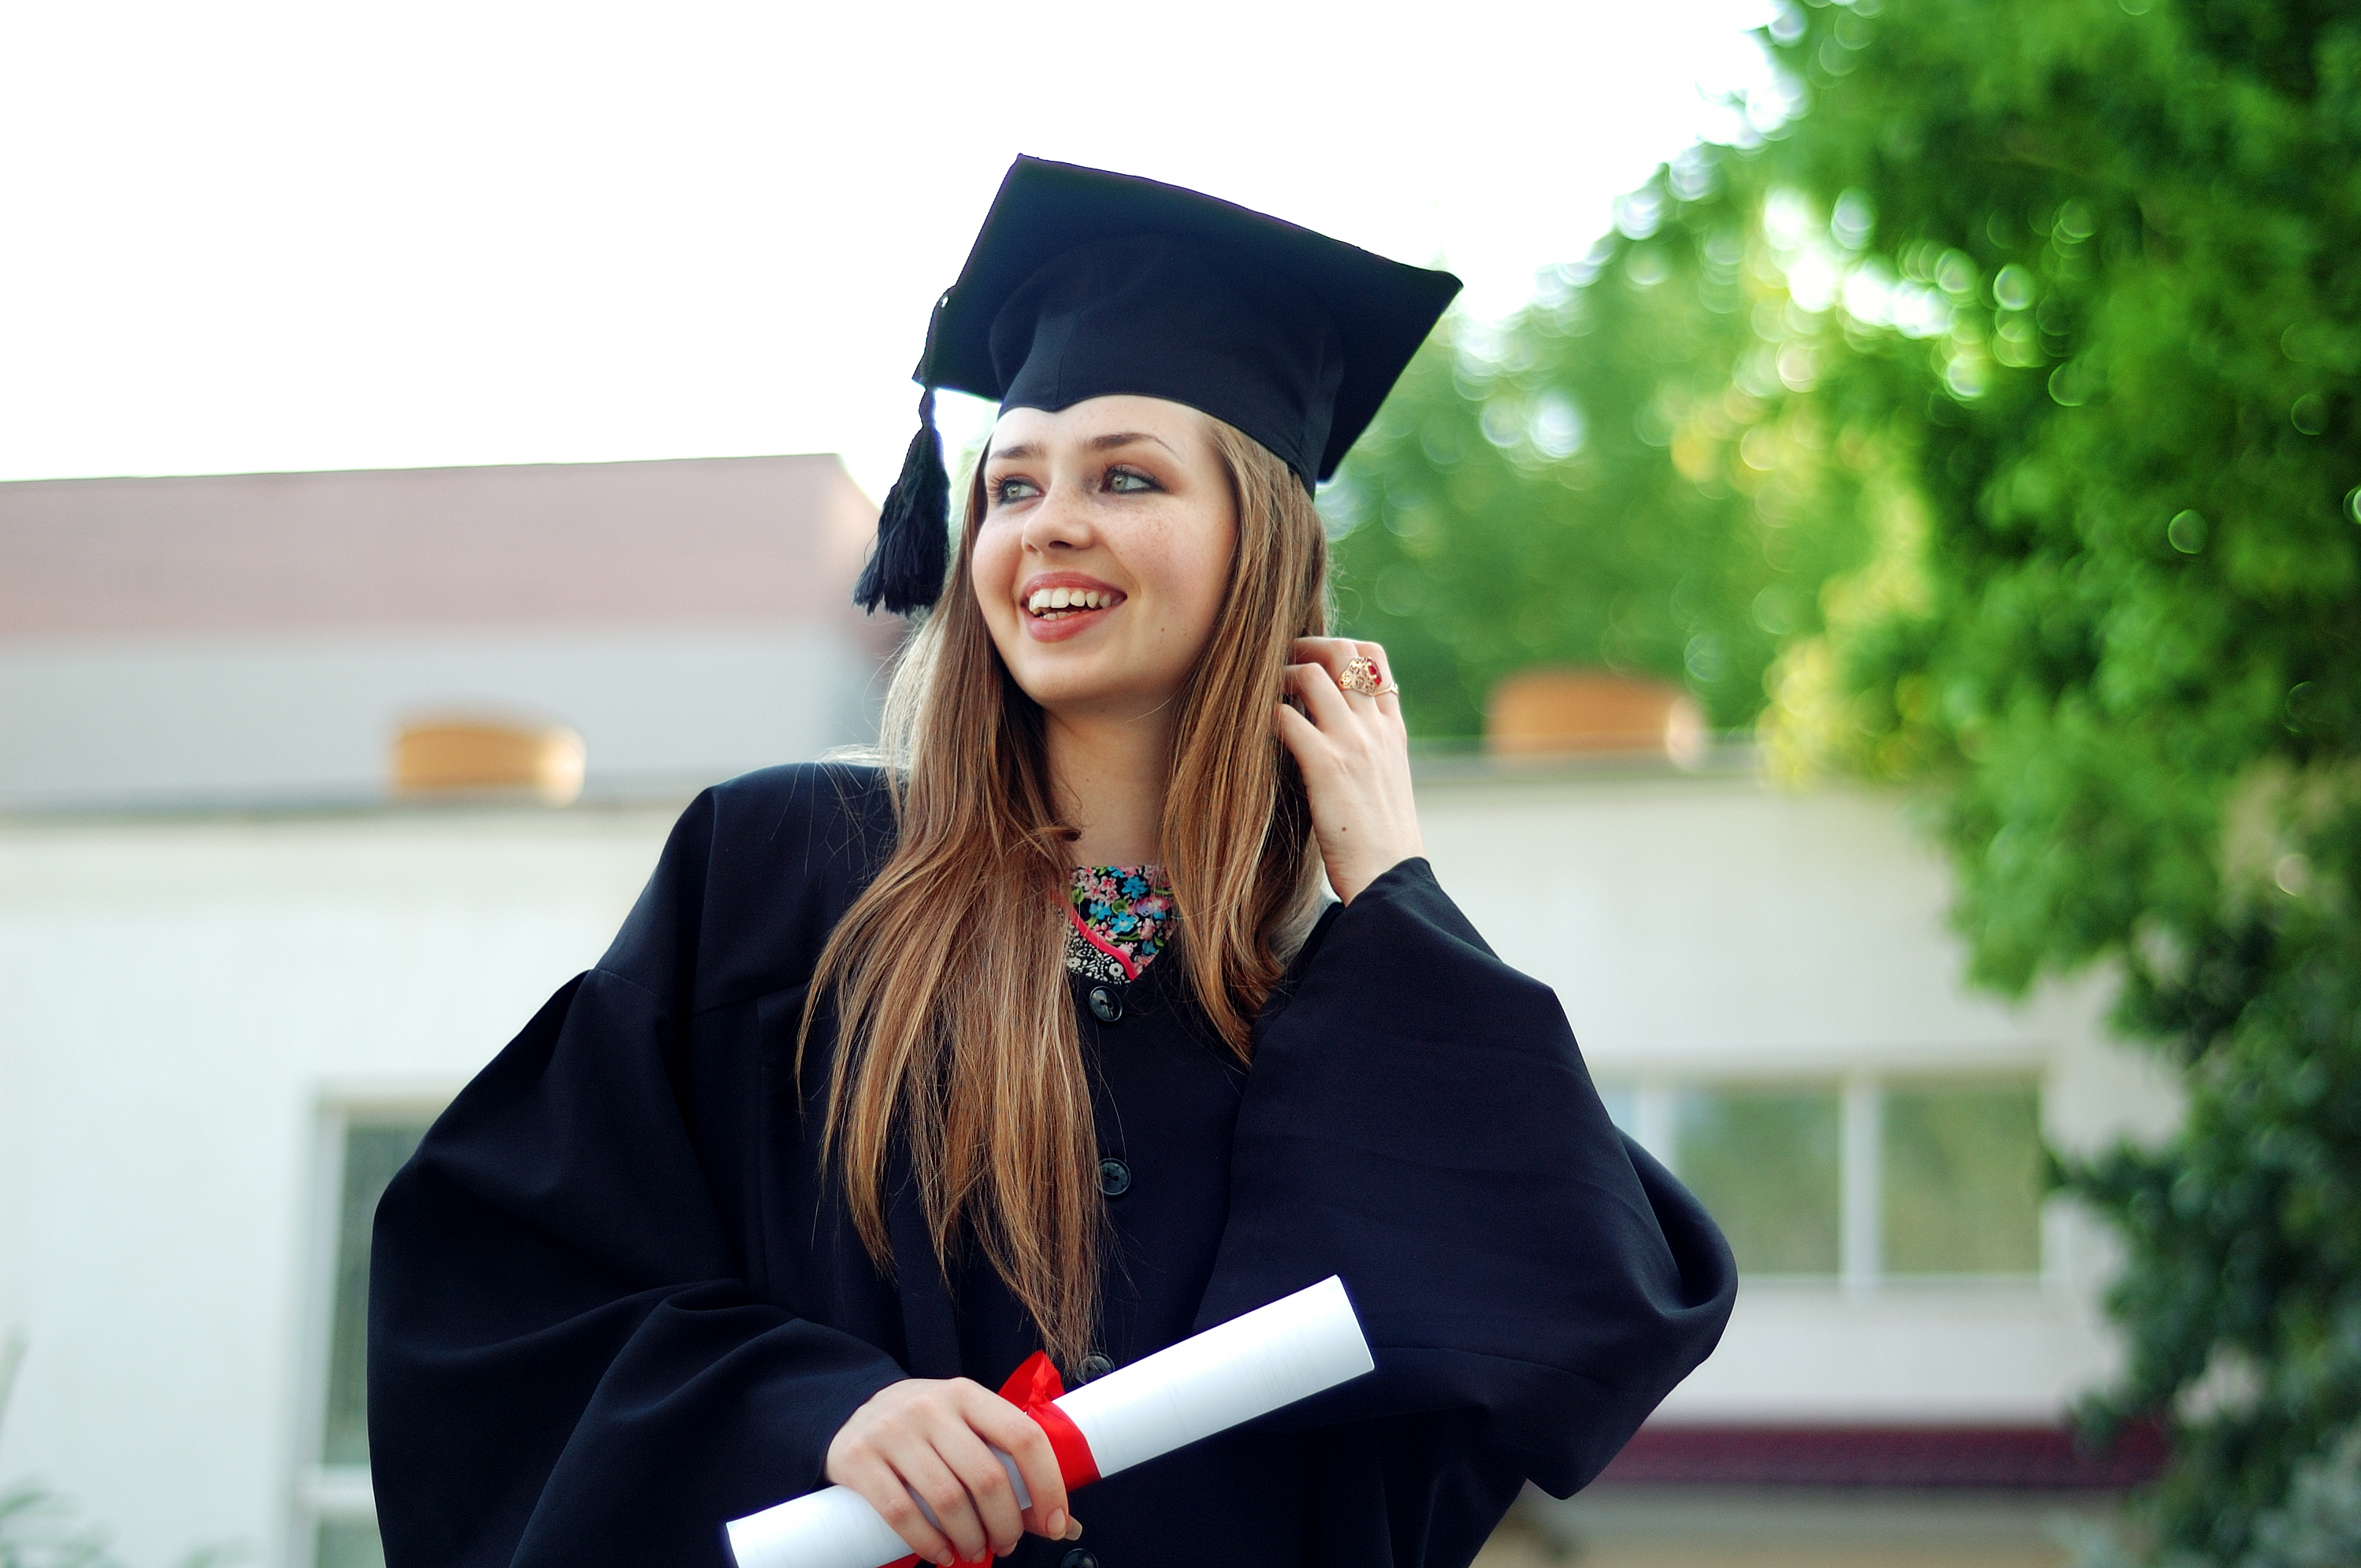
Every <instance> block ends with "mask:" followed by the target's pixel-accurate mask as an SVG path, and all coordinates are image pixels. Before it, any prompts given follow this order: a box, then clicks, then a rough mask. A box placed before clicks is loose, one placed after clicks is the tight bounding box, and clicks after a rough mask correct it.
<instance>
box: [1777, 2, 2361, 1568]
mask: <svg viewBox="0 0 2361 1568" xmlns="http://www.w3.org/2000/svg"><path fill="white" fill-rule="evenodd" d="M1874 3H1875V0H1856V4H1855V5H1852V6H1850V7H1844V6H1822V7H1817V8H1806V9H1799V10H1796V11H1795V12H1791V13H1789V14H1787V15H1786V16H1783V17H1782V19H1781V22H1780V25H1779V27H1777V28H1775V29H1774V32H1775V33H1776V34H1777V35H1779V36H1780V38H1781V40H1782V41H1781V43H1780V45H1779V53H1780V56H1781V57H1782V59H1783V60H1784V61H1785V62H1786V63H1787V64H1788V66H1789V68H1790V69H1791V70H1793V71H1795V73H1796V75H1797V76H1798V77H1799V78H1800V79H1801V81H1802V82H1803V84H1804V88H1805V92H1806V95H1807V96H1808V99H1809V103H1810V108H1809V110H1808V112H1807V113H1806V114H1805V115H1803V116H1801V118H1799V119H1798V120H1797V121H1796V122H1795V124H1794V125H1793V126H1791V127H1789V130H1788V132H1787V134H1786V135H1784V137H1779V138H1777V139H1774V140H1773V141H1772V142H1771V143H1770V144H1769V145H1768V146H1767V147H1766V148H1764V149H1763V153H1762V155H1761V156H1760V157H1759V159H1757V160H1756V164H1757V167H1758V169H1759V170H1760V173H1759V177H1760V178H1762V179H1763V180H1765V181H1770V182H1773V183H1776V184H1778V185H1780V186H1782V187H1784V188H1787V189H1793V190H1795V191H1797V192H1801V193H1802V194H1804V195H1805V196H1806V198H1807V199H1809V200H1811V201H1813V202H1814V203H1816V205H1817V207H1818V210H1820V211H1823V212H1826V213H1828V214H1829V215H1830V219H1831V228H1830V244H1831V247H1832V251H1833V252H1834V253H1835V255H1836V269H1837V271H1838V274H1839V283H1838V284H1837V288H1838V290H1839V292H1840V295H1841V298H1842V300H1843V302H1844V303H1845V305H1846V307H1847V309H1846V311H1845V314H1846V315H1847V317H1848V319H1849V320H1850V322H1851V323H1853V324H1852V325H1851V326H1850V328H1849V330H1848V340H1849V342H1850V347H1851V355H1850V361H1851V362H1850V365H1849V366H1847V367H1843V368H1842V369H1840V370H1839V371H1838V372H1837V373H1835V374H1833V375H1831V376H1830V377H1829V378H1828V381H1827V387H1826V389H1825V392H1826V395H1828V396H1830V397H1832V398H1835V399H1837V400H1840V401H1842V402H1843V403H1844V404H1845V405H1846V407H1847V409H1849V411H1839V412H1833V413H1832V414H1831V415H1830V417H1831V418H1832V419H1836V420H1839V421H1845V420H1873V419H1879V418H1882V419H1883V429H1882V431H1881V433H1879V434H1878V436H1877V437H1876V439H1877V440H1878V441H1879V442H1880V443H1881V444H1883V445H1885V446H1886V447H1887V448H1889V449H1890V450H1893V451H1894V452H1896V453H1899V454H1905V455H1906V457H1907V463H1908V466H1909V468H1910V469H1911V471H1912V473H1913V476H1914V481H1915V483H1914V487H1913V488H1914V489H1915V491H1916V506H1917V508H1918V509H1919V511H1920V514H1921V515H1919V516H1918V517H1916V519H1915V520H1912V521H1909V522H1908V524H1907V525H1906V526H1893V527H1889V528H1887V529H1885V530H1884V531H1883V532H1882V533H1881V535H1880V539H1881V551H1882V554H1881V559H1880V560H1879V562H1878V563H1877V564H1876V565H1873V566H1872V567H1871V568H1869V569H1867V570H1865V571H1864V572H1862V573H1861V574H1859V575H1858V577H1857V580H1856V581H1855V582H1853V583H1849V584H1842V585H1835V586H1832V587H1831V589H1830V591H1829V593H1828V596H1827V612H1828V628H1827V630H1826V631H1825V632H1824V633H1823V634H1821V635H1820V636H1819V637H1817V638H1813V639H1808V640H1806V641H1800V642H1798V643H1797V644H1795V645H1794V646H1792V647H1790V648H1789V649H1787V650H1786V651H1784V652H1783V655H1782V660H1781V664H1780V667H1779V669H1778V670H1777V671H1776V672H1775V673H1774V685H1775V686H1776V688H1777V693H1778V697H1779V702H1778V705H1777V707H1776V710H1775V712H1774V715H1773V722H1772V726H1771V728H1772V729H1773V731H1774V733H1775V736H1776V739H1777V740H1778V742H1779V744H1780V746H1781V748H1782V750H1783V751H1784V754H1785V756H1786V757H1787V759H1788V760H1789V761H1790V762H1793V763H1796V764H1798V765H1812V764H1817V765H1821V766H1828V765H1835V766H1840V767H1845V768H1848V769H1850V770H1852V771H1855V772H1858V773H1865V774H1867V775H1869V776H1871V777H1874V778H1883V779H1891V780H1897V781H1907V782H1912V783H1915V784H1919V785H1920V786H1922V787H1927V788H1929V789H1930V792H1931V794H1932V795H1933V798H1934V799H1935V800H1936V801H1937V802H1938V805H1939V814H1940V815H1939V820H1940V824H1941V829H1942V832H1943V835H1944V837H1945V839H1946V840H1947V841H1948V843H1949V849H1950V851H1951V857H1952V861H1953V863H1954V865H1955V867H1956V868H1957V871H1958V873H1959V880H1960V889H1961V894H1960V907H1959V912H1958V913H1959V918H1960V926H1961V928H1962V929H1963V930H1964V931H1965V932H1966V934H1967V935H1968V937H1969V938H1970V941H1971V948H1972V952H1973V960H1974V965H1975V970H1976V972H1977V974H1978V975H1979V977H1980V978H1982V979H1983V980H1984V981H1988V982H1991V983H1994V984H1997V985H1999V986H2001V987H2003V988H2004V989H2012V990H2015V989H2022V988H2023V987H2025V986H2026V985H2028V984H2030V983H2031V982H2032V981H2035V980H2036V979H2037V978H2038V977H2040V976H2042V975H2043V974H2046V973H2055V972H2061V971H2065V970H2071V969H2073V968H2075V967H2077V966H2078V965H2081V964H2083V963H2086V962H2088V961H2090V960H2092V959H2101V958H2104V959H2110V960H2112V961H2114V962H2115V963H2117V964H2119V965H2120V966H2121V968H2122V970H2124V972H2125V974H2126V976H2127V980H2128V983H2127V985H2126V987H2125V994H2124V1001H2123V1005H2122V1008H2121V1011H2120V1014H2119V1021H2120V1022H2121V1023H2122V1024H2123V1025H2125V1027H2126V1028H2127V1029H2128V1030H2129V1031H2130V1032H2132V1033H2135V1034H2136V1035H2140V1036H2147V1037H2148V1038H2151V1039H2154V1040H2157V1041H2158V1042H2160V1043H2161V1045H2162V1047H2164V1048H2165V1049H2166V1050H2167V1051H2168V1052H2169V1054H2170V1056H2171V1058H2172V1059H2173V1060H2175V1061H2176V1062H2177V1063H2178V1064H2179V1065H2180V1067H2181V1068H2182V1069H2184V1074H2185V1081H2186V1083H2187V1087H2188V1091H2189V1104H2190V1111H2189V1118H2188V1122H2187V1124H2186V1126H2185V1128H2184V1130H2183V1131H2182V1132H2181V1134H2180V1135H2179V1136H2178V1137H2177V1138H2175V1139H2174V1140H2173V1141H2172V1142H2170V1143H2169V1144H2168V1145H2167V1146H2163V1147H2161V1148H2156V1149H2140V1148H2135V1147H2129V1146H2126V1147H2123V1148H2120V1149H2117V1150H2116V1151H2114V1153H2112V1154H2109V1155H2107V1156H2105V1157H2102V1158H2099V1159H2097V1160H2094V1161H2091V1162H2087V1163H2081V1162H2070V1163H2069V1164H2068V1165H2067V1166H2066V1168H2065V1169H2064V1172H2063V1177H2064V1179H2065V1182H2066V1185H2067V1186H2068V1187H2069V1189H2070V1190H2072V1191H2074V1192H2075V1193H2076V1194H2077V1195H2078V1196H2080V1197H2081V1199H2082V1200H2083V1201H2086V1202H2087V1203H2089V1204H2091V1205H2092V1206H2093V1207H2094V1208H2096V1209H2097V1210H2098V1211H2099V1212H2101V1213H2102V1214H2103V1215H2105V1216H2106V1217H2108V1218H2109V1219H2110V1220H2112V1221H2113V1222H2114V1223H2115V1224H2116V1225H2117V1226H2118V1227H2119V1229H2120V1230H2121V1232H2122V1234H2124V1236H2125V1240H2126V1241H2127V1243H2128V1244H2129V1245H2128V1261H2127V1263H2126V1266H2125V1270H2124V1272H2123V1274H2122V1275H2121V1277H2120V1278H2119V1280H2118V1282H2117V1284H2116V1285H2115V1287H2114V1290H2113V1292H2112V1296H2111V1305H2112V1307H2113V1310H2114V1312H2115V1315H2116V1317H2117V1319H2118V1321H2120V1322H2121V1323H2122V1325H2123V1326H2124V1328H2125V1330H2126V1332H2127V1336H2128V1340H2129V1348H2130V1353H2131V1354H2130V1358H2129V1365H2128V1367H2127V1370H2126V1372H2125V1376H2123V1377H2122V1378H2121V1379H2120V1381H2119V1382H2118V1384H2117V1385H2116V1387H2114V1388H2113V1389H2112V1390H2110V1391H2109V1392H2107V1393H2106V1394H2105V1395H2104V1396H2103V1397H2101V1398H2096V1399H2094V1400H2093V1401H2092V1403H2091V1405H2090V1407H2089V1409H2088V1411H2087V1413H2088V1415H2089V1416H2090V1417H2091V1419H2092V1424H2093V1427H2094V1429H2095V1430H2096V1431H2099V1432H2100V1433H2102V1434H2103V1432H2104V1431H2106V1430H2107V1429H2108V1428H2109V1427H2110V1426H2112V1425H2113V1424H2114V1422H2115V1421H2118V1420H2123V1419H2125V1418H2127V1417H2131V1416H2134V1415H2158V1416H2162V1417H2164V1418H2165V1419H2167V1420H2169V1422H2170V1423H2171V1424H2172V1426H2173V1429H2174V1436H2175V1456H2174V1459H2173V1461H2172V1464H2171V1468H2170V1470H2169V1472H2168V1474H2167V1475H2166V1477H2165V1478H2164V1480H2163V1482H2162V1483H2161V1485H2160V1486H2158V1489H2157V1490H2156V1493H2155V1495H2154V1497H2152V1498H2151V1499H2150V1502H2149V1505H2148V1508H2147V1514H2146V1519H2145V1523H2146V1525H2147V1529H2148V1530H2149V1531H2150V1534H2151V1545H2152V1549H2153V1553H2154V1555H2155V1556H2156V1557H2157V1558H2158V1559H2159V1560H2161V1561H2167V1562H2189V1563H2241V1562H2246V1561H2249V1560H2256V1561H2259V1560H2260V1559H2259V1558H2257V1557H2256V1556H2255V1554H2257V1553H2259V1552H2264V1551H2265V1548H2266V1545H2267V1542H2265V1541H2264V1540H2263V1538H2262V1537H2261V1536H2259V1535H2258V1534H2257V1530H2258V1521H2268V1520H2269V1519H2274V1518H2280V1517H2283V1510H2284V1508H2286V1507H2287V1500H2288V1498H2289V1497H2290V1488H2291V1486H2294V1485H2295V1482H2296V1479H2297V1477H2298V1475H2299V1474H2301V1473H2308V1472H2305V1471H2304V1466H2306V1465H2307V1464H2315V1462H2316V1456H2318V1455H2319V1454H2321V1453H2323V1452H2325V1451H2327V1450H2329V1449H2331V1448H2333V1447H2334V1445H2335V1443H2336V1442H2338V1441H2339V1440H2340V1436H2341V1434H2342V1433H2344V1432H2345V1431H2348V1430H2350V1429H2351V1428H2352V1427H2353V1425H2354V1423H2355V1422H2356V1418H2361V919H2356V912H2355V909H2354V904H2353V899H2354V893H2355V890H2356V885H2361V756H2356V751H2361V526H2356V524H2361V488H2356V487H2361V405H2356V390H2361V386H2356V372H2361V12H2356V9H2355V8H2354V7H2353V6H2351V5H2332V4H2321V3H2317V0H1974V3H1970V0H1916V3H1914V4H1912V5H1908V6H1901V5H1894V6H1893V7H1891V8H1890V9H1887V10H1886V11H1884V13H1883V14H1882V15H1880V14H1874V13H1873V12H1872V6H1873V5H1874ZM1881 411H1882V413H1881Z"/></svg>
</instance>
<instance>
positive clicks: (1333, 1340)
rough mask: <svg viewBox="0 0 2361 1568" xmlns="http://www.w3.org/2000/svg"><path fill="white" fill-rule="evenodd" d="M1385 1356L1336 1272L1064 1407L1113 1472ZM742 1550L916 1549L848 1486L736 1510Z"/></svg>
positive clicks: (1111, 1377)
mask: <svg viewBox="0 0 2361 1568" xmlns="http://www.w3.org/2000/svg"><path fill="white" fill-rule="evenodd" d="M1375 1365H1377V1364H1376V1362H1374V1361H1373V1360H1371V1359H1370V1356H1369V1344H1368V1341H1367V1340H1366V1339H1364V1338H1362V1336H1361V1324H1360V1320H1359V1319H1357V1318H1356V1317H1355V1316H1354V1315H1353V1303H1352V1302H1351V1301H1350V1300H1348V1299H1346V1298H1345V1284H1344V1281H1343V1280H1341V1279H1337V1278H1335V1277H1333V1276H1332V1277H1329V1278H1326V1279H1323V1280H1322V1281H1321V1282H1320V1283H1319V1284H1317V1285H1314V1286H1312V1288H1310V1289H1308V1290H1299V1291H1297V1292H1296V1293H1295V1294H1294V1295H1292V1296H1286V1297H1282V1298H1280V1299H1279V1300H1276V1301H1273V1302H1272V1303H1271V1304H1270V1305H1269V1306H1268V1307H1257V1308H1256V1309H1255V1310H1253V1311H1251V1312H1248V1313H1246V1315H1245V1316H1244V1317H1238V1318H1233V1319H1231V1320H1230V1321H1228V1322H1226V1323H1223V1324H1221V1325H1219V1326H1218V1327H1215V1328H1210V1329H1207V1330H1206V1331H1205V1332H1203V1333H1201V1334H1193V1335H1191V1337H1189V1338H1187V1339H1184V1340H1182V1341H1181V1342H1180V1343H1178V1344H1175V1345H1168V1346H1166V1347H1165V1348H1164V1349H1162V1350H1159V1351H1158V1352H1157V1353H1156V1354H1153V1355H1150V1356H1145V1357H1143V1358H1141V1359H1140V1360H1138V1361H1136V1362H1133V1363H1132V1364H1131V1365H1129V1366H1124V1367H1118V1368H1117V1369H1115V1371H1113V1372H1110V1373H1108V1374H1107V1375H1106V1376H1104V1377H1101V1378H1100V1379H1099V1380H1098V1381H1096V1382H1094V1383H1085V1384H1083V1385H1082V1387H1079V1388H1076V1389H1074V1390H1073V1391H1072V1392H1071V1393H1069V1394H1067V1395H1065V1396H1064V1397H1063V1398H1060V1399H1059V1400H1058V1408H1059V1409H1061V1410H1063V1411H1065V1412H1066V1415H1067V1417H1068V1419H1070V1420H1072V1422H1073V1423H1074V1425H1075V1426H1076V1427H1078V1428H1080V1429H1081V1431H1082V1437H1083V1438H1084V1440H1085V1441H1087V1442H1089V1443H1090V1445H1091V1455H1092V1457H1093V1459H1095V1460H1096V1461H1097V1462H1098V1469H1099V1474H1100V1475H1114V1474H1115V1472H1116V1471H1118V1470H1126V1469H1128V1468H1130V1467H1131V1466H1132V1465H1135V1464H1140V1463H1142V1462H1143V1461H1146V1460H1150V1459H1153V1458H1155V1457H1156V1456H1157V1455H1158V1454H1159V1453H1170V1452H1171V1451H1172V1450H1173V1449H1176V1448H1180V1447H1182V1446H1184V1445H1186V1444H1189V1443H1192V1442H1196V1441H1197V1440H1198V1439H1200V1438H1207V1437H1211V1436H1213V1434H1214V1433H1215V1432H1220V1431H1228V1430H1229V1429H1230V1428H1232V1427H1234V1426H1238V1425H1241V1424H1242V1423H1244V1422H1246V1421H1250V1420H1254V1419H1255V1418H1256V1417H1257V1416H1262V1415H1268V1414H1269V1413H1270V1412H1271V1411H1273V1410H1276V1409H1279V1408H1280V1407H1281V1406H1284V1405H1291V1404H1293V1403H1295V1401H1296V1400H1298V1399H1303V1398H1310V1397H1311V1396H1312V1395H1314V1394H1317V1393H1319V1392H1320V1391H1321V1390H1322V1389H1323V1388H1333V1387H1335V1386H1336V1385H1337V1384H1339V1383H1344V1382H1347V1381H1349V1380H1351V1379H1352V1378H1355V1377H1358V1376H1360V1375H1361V1374H1363V1373H1364V1372H1367V1371H1369V1370H1370V1369H1371V1368H1372V1367H1374V1366H1375ZM1002 1463H1003V1464H1007V1463H1008V1461H1007V1459H1006V1458H1005V1456H1004V1457H1003V1459H1002ZM1012 1473H1013V1472H1012ZM1211 1500H1212V1499H1208V1501H1209V1502H1210V1501H1211ZM730 1552H732V1553H733V1554H734V1555H735V1556H736V1557H737V1559H738V1568H882V1565H883V1564H884V1563H892V1562H894V1561H895V1560H896V1559H899V1558H903V1557H907V1556H908V1555H909V1554H910V1549H909V1547H908V1546H906V1545H905V1544H904V1543H903V1541H902V1538H901V1537H900V1536H898V1535H895V1533H894V1530H893V1528H892V1527H891V1526H889V1525H887V1524H886V1522H885V1521H884V1519H880V1518H878V1517H877V1511H876V1510H875V1509H873V1508H871V1507H870V1506H869V1505H868V1504H867V1503H865V1502H863V1501H862V1499H861V1497H860V1494H858V1493H856V1492H853V1491H851V1490H849V1489H848V1488H846V1487H843V1486H830V1487H828V1488H827V1489H826V1490H824V1491H818V1492H814V1493H811V1494H810V1495H809V1496H807V1497H796V1498H794V1499H793V1500H791V1501H788V1502H785V1503H781V1504H780V1505H779V1506H778V1507H776V1508H764V1509H763V1511H762V1512H761V1513H759V1514H749V1515H748V1516H747V1517H746V1518H744V1519H732V1520H731V1521H730Z"/></svg>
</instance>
